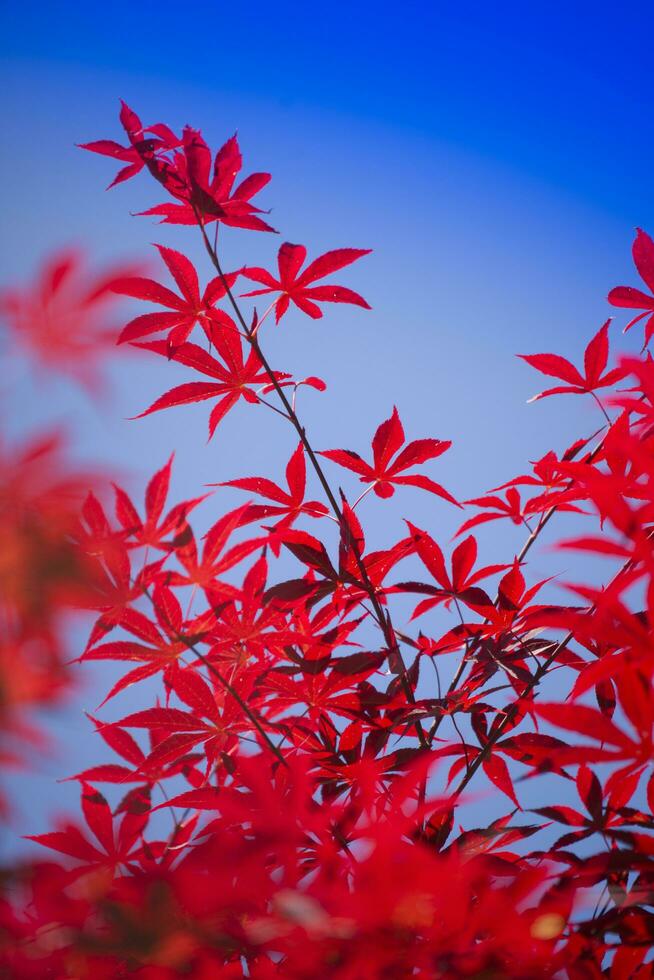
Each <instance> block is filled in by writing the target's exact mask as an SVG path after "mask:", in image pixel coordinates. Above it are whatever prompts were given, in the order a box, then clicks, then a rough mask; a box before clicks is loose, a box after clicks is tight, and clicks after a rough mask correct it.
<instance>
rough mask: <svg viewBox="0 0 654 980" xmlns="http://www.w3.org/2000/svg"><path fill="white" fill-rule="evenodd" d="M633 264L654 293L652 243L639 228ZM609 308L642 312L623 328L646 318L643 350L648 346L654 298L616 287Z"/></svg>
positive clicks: (653, 328) (611, 294)
mask: <svg viewBox="0 0 654 980" xmlns="http://www.w3.org/2000/svg"><path fill="white" fill-rule="evenodd" d="M632 255H633V257H634V263H635V265H636V268H637V269H638V272H639V273H640V277H641V279H642V280H643V282H644V283H645V284H646V285H647V286H649V288H650V289H651V290H652V293H654V242H653V241H652V239H651V238H650V236H649V235H648V234H647V232H645V231H643V230H642V229H641V228H638V229H636V240H635V241H634V244H633V247H632ZM608 301H609V303H610V304H611V306H620V307H623V308H624V309H628V310H642V311H643V312H642V313H638V314H637V315H636V316H635V317H634V318H633V320H630V321H629V323H628V324H627V325H626V327H625V328H624V332H625V333H626V332H627V330H630V329H631V327H633V326H634V324H636V323H638V321H639V320H642V319H644V317H647V321H646V323H645V339H644V342H643V349H644V348H645V347H646V346H647V345H648V343H649V342H650V340H651V337H652V334H653V333H654V296H653V295H651V294H650V293H644V292H643V291H642V290H640V289H634V287H633V286H616V287H615V289H612V290H611V292H610V293H609V295H608Z"/></svg>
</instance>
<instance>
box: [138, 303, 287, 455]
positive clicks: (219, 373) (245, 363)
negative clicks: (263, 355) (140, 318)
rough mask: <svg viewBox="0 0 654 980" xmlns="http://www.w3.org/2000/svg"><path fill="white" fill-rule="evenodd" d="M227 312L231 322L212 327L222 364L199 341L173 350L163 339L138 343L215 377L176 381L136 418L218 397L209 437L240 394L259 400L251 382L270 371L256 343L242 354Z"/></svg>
mask: <svg viewBox="0 0 654 980" xmlns="http://www.w3.org/2000/svg"><path fill="white" fill-rule="evenodd" d="M224 316H225V319H226V321H229V322H228V324H227V323H225V324H224V325H222V326H221V328H220V329H219V330H217V329H211V339H212V343H213V345H214V347H215V348H216V351H217V353H218V354H219V355H220V357H221V358H222V359H223V362H224V363H222V364H221V363H220V361H218V360H216V358H215V357H212V356H211V355H210V354H208V353H207V351H205V350H203V349H202V347H198V346H197V345H196V344H189V343H184V344H180V346H179V347H176V348H175V349H174V351H171V349H170V347H169V346H168V344H167V343H166V341H163V340H155V341H152V342H150V343H144V344H140V343H139V344H135V346H136V347H141V348H142V349H143V350H150V351H153V352H154V353H155V354H160V355H161V356H162V357H167V358H168V359H169V360H170V359H172V360H173V361H177V362H178V363H179V364H185V365H186V366H187V367H190V368H193V369H194V370H195V371H199V372H200V374H204V375H207V376H208V377H209V378H212V379H213V380H212V381H210V382H209V381H190V382H187V383H185V384H181V385H177V387H175V388H171V389H170V391H167V392H166V393H165V394H163V395H161V397H160V398H157V400H156V401H155V402H153V404H152V405H150V407H149V408H146V410H145V411H144V412H141V413H140V414H139V415H136V416H134V417H135V418H138V419H140V418H143V417H144V416H146V415H150V414H152V412H160V411H161V410H162V409H164V408H172V407H173V406H175V405H189V404H191V403H192V402H201V401H206V400H207V399H208V398H219V399H220V400H219V402H218V404H217V405H215V406H214V408H213V409H212V411H211V415H210V416H209V438H211V437H212V436H213V434H214V432H215V431H216V426H217V425H218V423H219V422H220V421H221V419H223V418H224V417H225V415H227V413H228V412H229V411H230V409H232V408H233V407H234V405H236V403H237V402H238V401H239V400H240V399H241V398H244V399H245V401H247V402H250V404H251V405H256V404H258V402H259V397H258V395H257V393H256V392H255V391H252V389H251V388H250V387H249V386H250V385H265V384H266V383H267V382H269V380H270V378H269V375H268V373H267V372H266V370H265V369H264V367H263V364H262V363H261V359H260V357H259V354H258V353H257V351H256V349H255V348H254V347H251V348H250V351H249V353H248V356H247V357H244V356H243V344H242V341H241V335H240V333H239V331H238V330H237V328H236V324H235V323H234V322H233V321H231V320H229V317H227V314H224ZM275 377H276V378H277V379H278V380H283V379H284V378H287V377H289V375H288V374H284V373H283V372H280V371H276V372H275Z"/></svg>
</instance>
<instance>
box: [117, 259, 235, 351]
mask: <svg viewBox="0 0 654 980" xmlns="http://www.w3.org/2000/svg"><path fill="white" fill-rule="evenodd" d="M155 248H158V249H159V254H160V255H161V258H162V259H163V260H164V262H165V263H166V266H167V267H168V271H169V272H170V274H171V276H172V277H173V279H174V280H175V282H176V283H177V286H178V288H179V291H180V293H181V294H182V295H181V296H177V295H176V294H175V293H173V292H172V291H171V290H170V289H168V288H167V286H162V285H161V284H160V283H158V282H155V281H154V280H153V279H145V278H143V277H123V278H120V279H116V280H114V282H112V284H111V288H112V290H113V291H114V292H115V293H118V294H119V295H120V296H131V297H133V298H134V299H141V300H145V301H146V302H150V303H157V304H158V305H159V306H165V307H166V308H167V309H168V310H172V312H171V313H145V314H143V315H142V316H137V317H135V318H134V319H133V320H130V322H129V323H128V324H127V326H125V327H123V329H122V331H121V333H120V336H119V338H118V343H119V344H124V343H126V342H127V341H133V340H140V338H141V337H146V336H148V335H149V334H152V333H160V332H161V331H163V330H167V331H168V338H167V342H168V346H169V348H171V349H172V348H173V347H177V346H178V345H179V344H182V343H184V341H185V340H188V338H189V335H190V333H191V331H192V330H193V327H194V326H195V324H196V323H199V324H200V326H201V327H202V329H203V330H204V332H205V334H206V335H207V338H208V339H209V341H211V333H210V329H209V323H210V321H213V322H217V323H223V322H224V320H225V314H224V313H222V311H220V310H217V309H216V308H215V304H216V302H217V301H218V300H219V299H222V297H223V296H224V295H225V292H226V289H225V283H224V282H223V280H222V278H221V277H220V276H216V277H215V279H212V280H211V282H209V283H208V284H207V286H206V288H205V290H204V292H203V293H202V295H200V285H199V282H198V275H197V272H196V271H195V268H194V266H193V263H192V262H191V261H190V259H188V258H187V257H186V256H185V255H182V253H181V252H176V251H175V250H174V249H172V248H166V247H164V246H163V245H156V246H155ZM237 276H238V273H235V272H233V273H229V274H228V275H226V276H225V282H226V283H227V286H228V287H230V288H231V287H232V286H233V285H234V282H235V281H236V278H237Z"/></svg>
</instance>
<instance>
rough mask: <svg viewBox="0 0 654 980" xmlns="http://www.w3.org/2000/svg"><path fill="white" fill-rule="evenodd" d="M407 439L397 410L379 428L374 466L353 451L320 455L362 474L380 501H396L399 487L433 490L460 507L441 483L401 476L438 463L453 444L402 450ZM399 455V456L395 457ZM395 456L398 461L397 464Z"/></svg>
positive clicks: (425, 442) (424, 442) (416, 444)
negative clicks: (387, 498)
mask: <svg viewBox="0 0 654 980" xmlns="http://www.w3.org/2000/svg"><path fill="white" fill-rule="evenodd" d="M404 441H405V436H404V429H403V428H402V423H401V421H400V416H399V415H398V411H397V408H393V414H392V415H391V417H390V418H389V419H386V421H385V422H382V424H381V425H380V426H379V428H378V429H377V431H376V432H375V435H374V436H373V440H372V453H373V464H372V466H371V465H370V464H369V463H366V462H365V460H363V459H362V458H361V456H359V454H358V453H355V452H352V450H351V449H326V450H324V451H323V452H321V453H320V455H321V456H325V457H326V458H327V459H331V460H332V462H333V463H338V465H339V466H344V467H345V468H346V469H348V470H352V471H353V472H354V473H358V475H359V479H360V480H361V483H370V484H372V488H371V489H374V491H375V493H376V494H377V496H378V497H392V496H393V494H394V493H395V487H394V486H393V484H397V485H398V486H410V487H420V489H421V490H429V492H430V493H435V494H436V495H437V496H439V497H443V498H444V499H445V500H449V501H450V503H452V504H455V505H456V506H457V507H459V506H460V504H459V503H458V502H457V501H456V500H455V499H454V497H453V496H452V495H451V494H450V493H448V491H447V490H445V489H444V488H443V487H442V486H441V485H440V483H434V481H433V480H431V479H430V478H429V477H428V476H422V475H416V476H401V473H402V472H403V471H404V470H407V469H409V467H411V466H417V465H418V464H419V463H425V462H426V461H427V460H429V459H436V457H438V456H441V455H442V454H443V453H444V452H446V451H447V450H448V449H449V448H450V446H451V445H452V443H451V442H444V441H443V440H441V439H415V440H414V441H413V442H410V443H409V444H408V445H407V446H405V447H404V449H402V446H403V445H404ZM400 449H402V451H401V452H399V451H400ZM396 453H399V455H398V456H395V454H396ZM393 456H395V459H394V460H393Z"/></svg>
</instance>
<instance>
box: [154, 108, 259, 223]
mask: <svg viewBox="0 0 654 980" xmlns="http://www.w3.org/2000/svg"><path fill="white" fill-rule="evenodd" d="M150 159H151V166H150V171H151V173H152V174H153V176H154V177H156V179H157V180H159V182H160V183H162V184H163V185H164V187H165V188H166V190H168V191H169V192H170V193H171V194H172V195H173V196H174V197H177V198H180V199H181V200H182V201H183V202H184V203H182V204H158V205H156V206H155V207H153V208H148V210H147V211H141V212H139V213H140V214H142V215H157V216H161V218H162V223H164V224H178V225H179V224H181V225H194V224H197V222H198V217H200V219H201V220H202V223H203V224H208V223H210V222H211V221H219V222H221V223H222V224H224V225H230V226H232V227H234V228H247V229H250V230H251V231H274V230H275V229H274V228H272V227H271V226H270V225H269V224H267V223H266V222H265V221H263V220H262V219H261V218H259V217H258V215H259V214H261V213H262V212H261V208H257V207H255V205H254V204H252V203H251V198H253V197H254V195H255V194H257V193H258V192H259V191H260V190H262V188H264V187H265V186H266V184H267V183H268V182H269V180H270V174H267V173H256V174H250V176H249V177H246V178H245V180H242V181H241V183H240V184H238V185H237V186H236V187H234V182H235V180H236V175H237V174H238V173H239V171H240V170H241V168H242V166H243V158H242V156H241V151H240V149H239V145H238V140H237V138H236V136H232V137H231V139H228V140H227V142H226V143H225V144H224V145H223V146H222V147H221V148H220V150H218V152H217V153H216V156H215V160H214V164H213V169H212V166H211V150H210V149H209V147H208V146H207V144H206V143H205V141H204V139H203V138H202V135H201V133H200V132H199V131H198V130H196V129H192V128H191V127H190V126H186V127H185V128H184V137H183V153H177V154H176V155H175V157H174V160H173V163H172V165H171V164H170V163H168V162H167V161H166V162H165V163H164V165H163V166H161V165H160V161H158V160H156V159H155V160H152V158H150ZM146 163H147V160H146Z"/></svg>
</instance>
